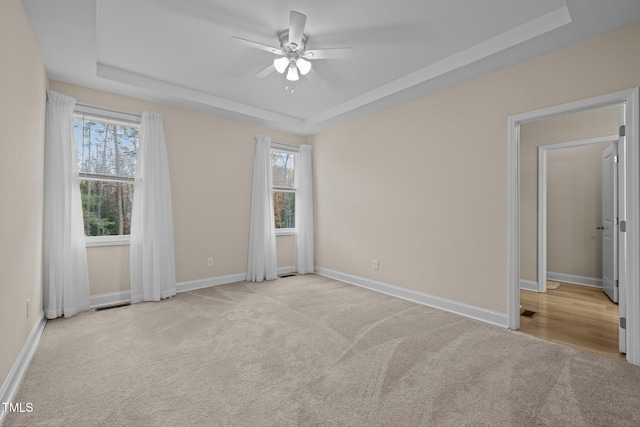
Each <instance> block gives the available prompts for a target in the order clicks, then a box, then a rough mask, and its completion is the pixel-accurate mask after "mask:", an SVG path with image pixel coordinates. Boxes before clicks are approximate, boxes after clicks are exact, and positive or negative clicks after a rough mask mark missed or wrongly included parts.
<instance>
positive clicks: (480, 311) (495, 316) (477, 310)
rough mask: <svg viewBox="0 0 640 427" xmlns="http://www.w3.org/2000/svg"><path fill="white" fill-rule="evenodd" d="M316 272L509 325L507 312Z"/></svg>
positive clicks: (325, 271)
mask: <svg viewBox="0 0 640 427" xmlns="http://www.w3.org/2000/svg"><path fill="white" fill-rule="evenodd" d="M315 273H316V274H319V275H321V276H325V277H329V278H331V279H335V280H339V281H341V282H345V283H349V284H352V285H356V286H360V287H363V288H367V289H370V290H372V291H376V292H380V293H383V294H387V295H391V296H394V297H397V298H402V299H405V300H408V301H412V302H415V303H418V304H422V305H426V306H429V307H434V308H437V309H440V310H444V311H448V312H450V313H454V314H459V315H461V316H465V317H470V318H472V319H476V320H481V321H483V322H487V323H490V324H492V325H497V326H501V327H503V328H506V327H507V314H505V313H500V312H497V311H493V310H489V309H486V308H482V307H477V306H474V305H470V304H466V303H463V302H459V301H454V300H450V299H447V298H442V297H438V296H435V295H429V294H427V293H424V292H419V291H414V290H412V289H407V288H403V287H400V286H395V285H390V284H388V283H383V282H379V281H377V280H371V279H367V278H364V277H358V276H352V275H350V274H346V273H341V272H339V271H334V270H329V269H328V268H323V267H316V268H315Z"/></svg>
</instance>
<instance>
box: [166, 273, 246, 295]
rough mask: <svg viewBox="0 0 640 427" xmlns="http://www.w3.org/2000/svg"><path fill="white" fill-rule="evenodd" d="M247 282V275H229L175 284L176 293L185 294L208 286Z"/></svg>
mask: <svg viewBox="0 0 640 427" xmlns="http://www.w3.org/2000/svg"><path fill="white" fill-rule="evenodd" d="M245 280H247V273H238V274H229V275H228V276H218V277H209V278H206V279H199V280H189V281H187V282H180V283H177V284H176V292H178V293H180V292H187V291H193V290H195V289H202V288H208V287H210V286H219V285H226V284H228V283H235V282H243V281H245Z"/></svg>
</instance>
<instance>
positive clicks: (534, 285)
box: [520, 279, 540, 292]
mask: <svg viewBox="0 0 640 427" xmlns="http://www.w3.org/2000/svg"><path fill="white" fill-rule="evenodd" d="M520 290H521V291H531V292H540V291H539V290H538V282H533V281H531V280H524V279H520Z"/></svg>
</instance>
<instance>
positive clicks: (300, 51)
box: [231, 10, 353, 81]
mask: <svg viewBox="0 0 640 427" xmlns="http://www.w3.org/2000/svg"><path fill="white" fill-rule="evenodd" d="M306 22H307V17H306V15H303V14H302V13H300V12H296V11H295V10H292V11H291V13H290V15H289V29H288V30H284V31H281V32H280V33H278V39H279V40H280V47H271V46H267V45H265V44H262V43H258V42H254V41H251V40H247V39H243V38H240V37H231V40H233V41H235V42H237V43H240V44H242V45H245V46H249V47H253V48H255V49H260V50H265V51H267V52H271V53H273V54H274V55H278V56H279V58H276V59H275V60H274V61H273V64H272V65H269V67H267V68H266V69H264V70H263V71H261V72H260V73H258V75H257V76H258V77H260V78H264V77H267V76H268V75H269V74H271V73H272V72H273V71H274V70H275V71H277V72H278V73H280V74H284V73H285V72H286V78H287V80H289V81H296V80H298V79H299V78H300V76H299V74H302V75H303V76H307V77H308V78H309V79H310V80H311V81H317V80H320V78H319V76H317V74H316V73H315V72H314V71H312V70H311V62H310V61H312V60H316V59H347V58H351V57H353V49H352V48H350V47H344V48H332V49H310V50H307V40H308V37H307V35H306V34H305V33H304V26H305V24H306Z"/></svg>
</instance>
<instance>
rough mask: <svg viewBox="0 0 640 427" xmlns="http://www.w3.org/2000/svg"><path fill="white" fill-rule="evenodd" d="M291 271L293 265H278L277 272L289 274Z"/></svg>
mask: <svg viewBox="0 0 640 427" xmlns="http://www.w3.org/2000/svg"><path fill="white" fill-rule="evenodd" d="M289 273H293V266H292V265H287V266H286V267H278V274H289Z"/></svg>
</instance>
